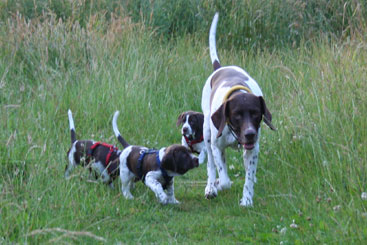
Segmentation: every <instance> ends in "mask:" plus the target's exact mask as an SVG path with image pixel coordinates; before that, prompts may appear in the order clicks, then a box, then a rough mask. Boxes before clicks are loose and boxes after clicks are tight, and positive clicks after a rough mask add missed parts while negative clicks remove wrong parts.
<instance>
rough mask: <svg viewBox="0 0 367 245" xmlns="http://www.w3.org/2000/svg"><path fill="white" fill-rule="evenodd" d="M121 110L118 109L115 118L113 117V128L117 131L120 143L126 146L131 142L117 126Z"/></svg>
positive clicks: (116, 134)
mask: <svg viewBox="0 0 367 245" xmlns="http://www.w3.org/2000/svg"><path fill="white" fill-rule="evenodd" d="M119 114H120V112H119V111H116V112H115V114H114V115H113V119H112V128H113V132H114V133H115V136H116V138H117V140H118V141H119V142H120V144H121V145H122V146H123V147H124V148H126V147H128V146H129V143H127V142H126V140H125V139H124V138H122V136H121V134H120V131H119V129H118V128H117V118H118V116H119Z"/></svg>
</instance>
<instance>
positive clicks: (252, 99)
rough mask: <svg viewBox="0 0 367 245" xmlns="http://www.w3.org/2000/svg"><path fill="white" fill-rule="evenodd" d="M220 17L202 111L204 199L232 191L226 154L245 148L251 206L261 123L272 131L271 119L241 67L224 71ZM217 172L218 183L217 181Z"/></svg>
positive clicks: (246, 188)
mask: <svg viewBox="0 0 367 245" xmlns="http://www.w3.org/2000/svg"><path fill="white" fill-rule="evenodd" d="M217 22H218V13H216V14H215V16H214V18H213V21H212V24H211V27H210V32H209V50H210V58H211V61H212V64H213V69H214V72H213V73H212V74H211V75H210V76H209V77H208V79H207V80H206V83H205V85H204V88H203V93H202V100H201V107H202V111H203V113H204V132H203V133H204V142H205V145H206V148H207V152H208V165H207V171H208V181H207V185H206V187H205V197H206V198H214V197H216V196H217V195H218V191H220V190H224V189H228V188H230V187H231V181H230V179H229V177H228V173H227V166H226V162H225V154H224V150H225V148H226V147H228V146H232V147H238V145H240V146H242V147H243V149H244V153H243V158H244V167H245V170H246V177H245V184H244V186H243V195H242V198H241V200H240V205H241V206H252V205H253V201H252V198H253V195H254V184H255V182H256V167H257V161H258V154H259V149H260V148H259V142H260V123H261V121H262V120H264V122H265V124H266V125H267V126H269V127H270V128H271V129H272V130H275V127H274V126H273V125H272V123H271V121H272V115H271V113H270V112H269V110H268V109H267V106H266V104H265V100H264V98H263V93H262V91H261V89H260V87H259V85H258V84H257V82H256V81H255V80H254V79H253V78H251V77H250V76H249V75H248V74H247V72H246V71H244V70H243V69H242V68H240V67H238V66H224V67H222V66H221V65H220V62H219V58H218V55H217V50H216V44H215V34H216V28H217ZM216 172H218V175H219V179H218V180H216Z"/></svg>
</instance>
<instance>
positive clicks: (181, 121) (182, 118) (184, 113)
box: [176, 111, 186, 127]
mask: <svg viewBox="0 0 367 245" xmlns="http://www.w3.org/2000/svg"><path fill="white" fill-rule="evenodd" d="M185 118H186V111H185V112H182V113H181V114H180V115H179V116H178V118H177V122H176V126H177V127H178V126H180V125H181V124H183V122H184V120H185Z"/></svg>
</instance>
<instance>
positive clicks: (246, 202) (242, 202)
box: [240, 195, 253, 207]
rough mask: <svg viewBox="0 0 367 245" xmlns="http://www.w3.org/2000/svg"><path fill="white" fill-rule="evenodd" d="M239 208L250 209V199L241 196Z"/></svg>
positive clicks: (251, 204)
mask: <svg viewBox="0 0 367 245" xmlns="http://www.w3.org/2000/svg"><path fill="white" fill-rule="evenodd" d="M240 206H242V207H252V206H253V203H252V197H250V196H247V195H246V196H243V197H242V199H241V200H240Z"/></svg>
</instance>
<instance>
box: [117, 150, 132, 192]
mask: <svg viewBox="0 0 367 245" xmlns="http://www.w3.org/2000/svg"><path fill="white" fill-rule="evenodd" d="M130 152H131V147H128V148H126V149H125V150H124V151H123V152H122V153H121V155H120V180H121V191H122V194H123V195H124V197H125V198H126V199H133V198H134V196H133V195H132V194H131V192H130V188H131V186H132V185H133V179H134V177H135V176H134V174H133V173H132V172H131V171H130V170H129V168H128V166H127V162H126V160H127V157H128V156H129V154H130Z"/></svg>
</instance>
